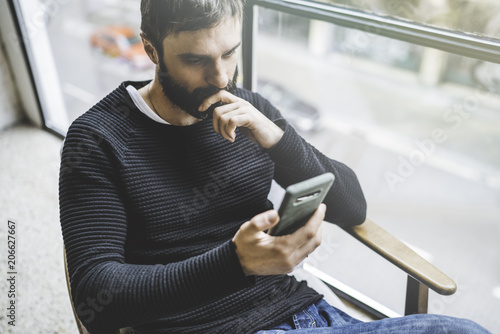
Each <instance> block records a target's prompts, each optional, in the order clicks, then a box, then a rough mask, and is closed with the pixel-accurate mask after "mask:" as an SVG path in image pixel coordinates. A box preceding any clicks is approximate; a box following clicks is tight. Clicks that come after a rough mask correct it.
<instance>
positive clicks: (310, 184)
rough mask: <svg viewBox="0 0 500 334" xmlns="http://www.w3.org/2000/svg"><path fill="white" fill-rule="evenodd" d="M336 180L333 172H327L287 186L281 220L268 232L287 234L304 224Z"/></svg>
mask: <svg viewBox="0 0 500 334" xmlns="http://www.w3.org/2000/svg"><path fill="white" fill-rule="evenodd" d="M334 180H335V176H334V175H333V174H332V173H325V174H322V175H319V176H316V177H313V178H311V179H308V180H305V181H302V182H299V183H296V184H293V185H291V186H289V187H287V188H286V193H285V196H284V197H283V201H282V202H281V205H280V208H279V210H278V215H279V216H280V221H279V223H278V224H277V225H275V226H273V227H272V228H271V229H270V230H269V231H268V233H269V234H270V235H274V236H280V235H286V234H291V233H293V232H295V231H296V230H298V229H299V228H301V227H302V226H304V225H305V223H307V221H308V220H309V218H311V216H312V215H313V214H314V212H315V211H316V209H318V206H319V205H320V204H321V202H322V201H323V199H324V198H325V196H326V194H327V193H328V190H330V188H331V186H332V184H333V181H334Z"/></svg>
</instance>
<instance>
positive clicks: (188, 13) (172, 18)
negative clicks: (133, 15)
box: [141, 0, 245, 52]
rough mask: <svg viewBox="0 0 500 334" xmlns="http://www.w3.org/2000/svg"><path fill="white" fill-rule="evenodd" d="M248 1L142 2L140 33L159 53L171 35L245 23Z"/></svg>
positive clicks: (165, 0) (177, 0)
mask: <svg viewBox="0 0 500 334" xmlns="http://www.w3.org/2000/svg"><path fill="white" fill-rule="evenodd" d="M244 2H245V0H141V16H142V21H141V30H142V32H143V33H144V34H145V35H146V37H147V38H148V39H149V40H150V41H151V43H152V44H153V46H154V47H155V48H156V50H158V51H160V52H161V51H162V42H163V39H164V38H165V37H166V36H167V35H168V34H172V33H173V34H176V33H179V32H181V31H194V30H200V29H206V28H213V27H215V26H216V25H217V24H218V23H220V22H221V21H222V20H224V19H226V18H230V17H237V18H239V19H242V17H243V6H244Z"/></svg>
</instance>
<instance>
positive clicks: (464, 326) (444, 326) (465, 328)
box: [418, 314, 490, 334]
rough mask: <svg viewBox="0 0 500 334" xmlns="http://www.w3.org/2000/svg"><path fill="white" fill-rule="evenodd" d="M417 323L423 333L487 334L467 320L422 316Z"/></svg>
mask: <svg viewBox="0 0 500 334" xmlns="http://www.w3.org/2000/svg"><path fill="white" fill-rule="evenodd" d="M419 318H420V319H419V320H418V322H419V323H420V324H421V325H422V327H423V328H425V331H424V333H436V334H438V333H439V334H488V333H490V332H488V331H487V330H486V329H484V328H483V327H481V326H480V325H478V324H477V323H475V322H474V321H471V320H468V319H460V318H453V317H448V316H441V315H431V314H429V315H422V316H421V317H419Z"/></svg>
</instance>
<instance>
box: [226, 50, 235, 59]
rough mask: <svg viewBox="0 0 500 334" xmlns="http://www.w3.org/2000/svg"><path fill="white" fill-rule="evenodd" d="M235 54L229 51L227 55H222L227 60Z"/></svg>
mask: <svg viewBox="0 0 500 334" xmlns="http://www.w3.org/2000/svg"><path fill="white" fill-rule="evenodd" d="M235 52H236V51H235V50H231V51H229V52H228V53H225V54H224V57H226V58H229V57H231V56H232V55H234V53H235Z"/></svg>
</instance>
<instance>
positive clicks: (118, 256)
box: [59, 123, 254, 333]
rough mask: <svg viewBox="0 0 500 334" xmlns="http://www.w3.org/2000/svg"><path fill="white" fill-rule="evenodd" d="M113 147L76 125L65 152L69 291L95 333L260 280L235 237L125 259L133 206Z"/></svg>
mask: <svg viewBox="0 0 500 334" xmlns="http://www.w3.org/2000/svg"><path fill="white" fill-rule="evenodd" d="M114 150H115V149H114V148H112V147H111V145H110V144H108V143H107V142H106V139H105V136H103V135H102V134H99V132H98V131H96V130H95V129H94V128H93V127H91V126H90V125H86V124H83V125H82V124H81V123H80V124H77V125H75V124H73V126H72V127H71V128H70V130H69V132H68V135H67V137H66V140H65V144H64V148H63V153H62V161H61V170H60V179H59V204H60V220H61V228H62V234H63V239H64V245H65V248H66V254H67V262H68V270H69V277H70V282H71V294H72V298H73V303H74V306H75V309H76V311H77V313H78V315H79V317H80V320H81V321H82V322H83V324H84V325H85V327H86V328H87V329H88V330H89V331H90V332H91V333H109V332H112V331H115V330H116V329H118V328H121V327H127V326H132V325H135V324H141V323H147V322H149V321H152V320H155V319H158V318H160V317H162V316H166V315H171V314H174V313H178V312H182V311H186V310H189V309H193V308H195V307H196V306H200V305H203V304H206V303H208V302H210V301H213V300H215V299H218V298H221V297H223V296H227V295H229V294H230V293H233V292H235V291H238V290H240V289H242V288H245V287H248V286H250V285H252V284H253V283H254V281H253V278H251V277H250V278H249V277H246V276H245V275H244V272H243V270H242V268H241V265H240V263H239V261H238V258H237V255H236V253H235V250H234V245H233V244H232V243H231V242H230V241H228V242H226V243H224V244H222V245H221V246H219V247H216V248H215V249H212V250H210V251H208V252H206V253H204V254H201V255H199V256H195V257H192V258H189V259H187V260H184V261H181V262H177V263H168V264H156V265H138V264H129V263H126V262H125V250H124V249H125V240H126V235H127V210H126V203H125V200H124V198H123V195H122V193H121V191H120V180H119V177H118V175H119V173H118V171H117V163H116V161H115V160H117V159H118V158H117V156H118V155H119V154H118V153H117V152H114Z"/></svg>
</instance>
